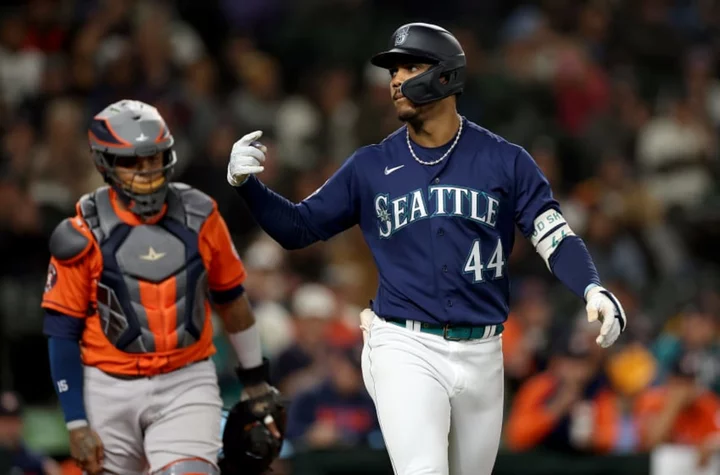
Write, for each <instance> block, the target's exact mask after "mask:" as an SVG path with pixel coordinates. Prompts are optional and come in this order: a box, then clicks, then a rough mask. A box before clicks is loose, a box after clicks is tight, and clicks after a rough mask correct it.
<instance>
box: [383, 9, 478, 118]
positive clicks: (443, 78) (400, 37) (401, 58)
mask: <svg viewBox="0 0 720 475" xmlns="http://www.w3.org/2000/svg"><path fill="white" fill-rule="evenodd" d="M370 62H371V63H372V64H374V65H375V66H379V67H381V68H385V69H392V68H394V67H397V66H398V65H401V64H404V63H405V64H407V63H408V62H421V63H429V64H431V65H432V66H431V67H430V68H429V69H428V70H427V71H424V72H423V73H420V74H418V75H417V76H415V77H413V78H411V79H408V80H406V81H405V82H403V84H402V86H401V88H400V91H401V92H402V94H403V95H404V96H405V97H407V98H408V99H409V100H410V101H412V102H413V103H415V104H418V105H421V104H427V103H429V102H433V101H437V100H440V99H444V98H445V97H448V96H452V95H454V94H460V93H462V91H463V86H464V85H465V65H466V63H465V52H464V51H463V49H462V46H460V43H459V42H458V40H457V39H456V38H455V37H454V36H453V35H452V33H450V32H449V31H447V30H446V29H444V28H441V27H439V26H437V25H431V24H428V23H408V24H407V25H403V26H401V27H400V28H398V29H397V30H395V33H393V35H392V37H391V38H390V49H388V50H387V51H383V52H382V53H379V54H376V55H375V56H373V57H372V59H371V60H370Z"/></svg>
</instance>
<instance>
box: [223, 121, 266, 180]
mask: <svg viewBox="0 0 720 475" xmlns="http://www.w3.org/2000/svg"><path fill="white" fill-rule="evenodd" d="M262 134H263V133H262V130H256V131H255V132H251V133H249V134H247V135H246V136H244V137H243V138H241V139H240V140H238V141H237V142H235V144H234V145H233V148H232V151H231V152H230V163H228V170H227V181H228V183H230V185H232V186H240V185H242V184H243V183H245V180H247V178H248V175H251V174H254V173H260V172H261V171H263V170H264V169H265V167H264V166H263V165H262V164H263V163H264V162H265V152H267V148H266V147H265V146H264V145H262V144H260V143H259V142H256V141H257V140H258V139H259V138H260V137H262Z"/></svg>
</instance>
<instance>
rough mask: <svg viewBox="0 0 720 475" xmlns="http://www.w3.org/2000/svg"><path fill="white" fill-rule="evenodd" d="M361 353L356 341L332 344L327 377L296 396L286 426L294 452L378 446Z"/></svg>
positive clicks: (373, 409)
mask: <svg viewBox="0 0 720 475" xmlns="http://www.w3.org/2000/svg"><path fill="white" fill-rule="evenodd" d="M361 351H362V346H361V345H360V344H359V343H358V342H357V340H356V341H355V342H354V343H353V344H350V345H348V344H346V343H340V344H332V345H331V346H330V351H329V353H328V367H329V376H328V377H327V378H326V379H325V380H323V381H322V382H321V383H320V384H318V385H317V386H315V387H312V388H310V389H309V390H307V391H303V392H301V393H299V394H297V395H296V397H295V401H294V402H293V404H292V405H291V406H290V414H289V417H288V426H287V437H288V439H289V440H290V442H291V443H292V445H293V448H294V449H295V450H303V449H310V450H312V449H327V448H330V447H335V448H337V447H353V446H368V445H369V446H375V447H376V446H377V445H378V441H379V440H381V436H380V432H379V431H380V427H379V424H378V421H377V417H376V415H375V406H374V405H373V402H372V399H370V396H369V395H368V393H367V391H366V390H365V386H364V383H363V378H362V370H361V366H360V361H361V359H360V353H361Z"/></svg>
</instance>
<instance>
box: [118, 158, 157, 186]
mask: <svg viewBox="0 0 720 475" xmlns="http://www.w3.org/2000/svg"><path fill="white" fill-rule="evenodd" d="M163 165H164V153H163V152H159V153H156V154H155V155H152V156H149V157H117V158H116V159H115V173H117V177H118V179H119V180H120V182H121V183H122V184H123V186H124V187H126V188H127V189H128V190H130V191H132V192H133V193H139V194H148V193H152V192H154V191H156V190H157V189H158V188H160V187H161V186H162V185H163V184H164V183H165V174H164V172H163Z"/></svg>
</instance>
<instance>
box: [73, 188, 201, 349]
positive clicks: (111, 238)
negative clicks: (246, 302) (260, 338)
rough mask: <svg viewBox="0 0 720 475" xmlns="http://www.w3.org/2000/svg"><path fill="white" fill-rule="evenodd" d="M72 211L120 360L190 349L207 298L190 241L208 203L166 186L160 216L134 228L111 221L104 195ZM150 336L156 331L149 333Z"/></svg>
mask: <svg viewBox="0 0 720 475" xmlns="http://www.w3.org/2000/svg"><path fill="white" fill-rule="evenodd" d="M80 209H81V213H82V216H83V218H84V219H85V221H86V222H87V224H88V226H89V227H90V229H91V230H92V232H93V234H94V236H95V239H96V240H97V242H98V244H99V245H100V249H101V251H102V260H103V269H102V274H101V278H100V281H99V282H98V283H97V304H98V313H99V316H100V319H101V322H102V329H103V332H104V333H105V335H106V336H107V338H108V340H109V341H110V342H111V343H112V344H113V345H114V346H115V347H117V348H118V349H119V350H121V351H124V352H127V353H145V352H156V351H167V350H172V349H176V348H184V347H187V346H189V345H191V344H193V343H195V342H196V341H197V340H198V339H199V338H200V335H201V333H202V330H203V326H204V325H205V295H206V292H207V272H206V269H205V265H204V263H203V260H202V257H201V255H200V252H199V250H198V233H199V232H200V228H201V227H202V225H203V223H204V222H205V220H206V219H207V218H208V216H209V215H210V214H211V212H212V210H213V204H212V202H211V201H210V199H209V198H208V197H207V196H205V195H204V194H202V193H200V192H199V191H197V190H194V189H192V188H190V187H188V186H187V185H181V184H177V183H174V184H171V185H170V190H169V193H168V209H167V212H166V213H165V216H164V217H163V218H162V219H161V220H160V221H159V222H157V223H156V224H141V225H137V226H131V225H128V224H126V223H125V222H124V221H123V220H122V219H121V218H120V217H119V216H118V215H117V214H116V213H115V211H114V209H113V206H112V203H111V198H110V194H109V188H107V187H105V188H100V189H99V190H97V191H95V192H94V193H92V194H89V195H86V196H84V197H83V198H82V199H81V200H80ZM158 328H161V329H163V330H164V331H162V332H155V333H153V331H152V330H151V329H158Z"/></svg>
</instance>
